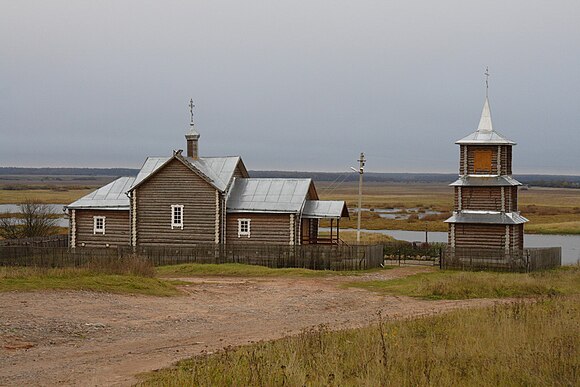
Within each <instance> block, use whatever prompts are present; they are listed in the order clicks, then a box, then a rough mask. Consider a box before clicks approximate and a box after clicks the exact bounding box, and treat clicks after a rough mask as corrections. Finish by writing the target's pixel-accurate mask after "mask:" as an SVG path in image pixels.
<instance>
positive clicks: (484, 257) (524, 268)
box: [440, 247, 562, 272]
mask: <svg viewBox="0 0 580 387" xmlns="http://www.w3.org/2000/svg"><path fill="white" fill-rule="evenodd" d="M561 265H562V248H561V247H543V248H524V249H523V250H514V251H509V252H506V251H505V250H501V249H499V250H496V249H472V248H451V247H448V248H447V249H445V250H443V254H442V255H441V260H440V267H441V268H442V269H456V270H495V271H513V272H531V271H535V270H543V269H552V268H555V267H558V266H561Z"/></svg>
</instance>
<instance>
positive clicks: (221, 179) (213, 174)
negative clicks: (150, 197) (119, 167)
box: [131, 156, 241, 192]
mask: <svg viewBox="0 0 580 387" xmlns="http://www.w3.org/2000/svg"><path fill="white" fill-rule="evenodd" d="M171 158H172V157H148V158H147V160H145V163H144V164H143V166H142V167H141V170H140V171H139V173H138V174H137V177H136V178H135V182H134V183H133V185H132V186H131V189H133V188H134V187H136V186H137V185H139V184H140V183H141V182H142V181H143V180H145V179H147V178H148V177H149V176H151V175H152V174H153V173H155V172H156V171H157V170H158V169H159V168H160V167H161V166H163V165H164V164H165V163H166V162H167V161H169V160H170V159H171ZM181 159H182V160H185V162H187V163H189V164H190V165H191V166H193V167H194V168H195V169H197V170H199V172H201V173H202V174H203V175H205V176H206V177H207V178H209V180H210V181H211V183H212V184H213V185H214V186H215V187H216V188H217V189H218V190H220V191H222V192H223V191H225V190H226V188H227V187H228V185H229V183H230V181H231V180H232V177H233V175H234V171H235V169H236V166H237V165H238V162H239V161H240V160H241V158H240V157H239V156H231V157H201V158H199V159H192V158H191V157H182V158H181Z"/></svg>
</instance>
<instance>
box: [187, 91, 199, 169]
mask: <svg viewBox="0 0 580 387" xmlns="http://www.w3.org/2000/svg"><path fill="white" fill-rule="evenodd" d="M193 108H195V105H194V104H193V99H190V100H189V112H190V115H191V121H190V122H189V132H188V133H187V134H186V135H185V139H186V140H187V157H191V158H192V159H194V160H197V159H198V158H199V133H198V132H197V131H196V130H195V122H194V120H193Z"/></svg>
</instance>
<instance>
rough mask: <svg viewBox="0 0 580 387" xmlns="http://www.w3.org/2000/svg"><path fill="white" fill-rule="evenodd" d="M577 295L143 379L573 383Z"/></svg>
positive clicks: (265, 349) (248, 352)
mask: <svg viewBox="0 0 580 387" xmlns="http://www.w3.org/2000/svg"><path fill="white" fill-rule="evenodd" d="M579 301H580V299H579V298H578V297H577V296H574V298H569V299H566V298H561V297H548V298H544V299H541V300H539V301H538V302H536V303H530V302H526V301H516V302H512V303H510V304H508V305H496V306H493V307H490V308H485V309H471V310H458V311H454V312H450V313H447V314H442V315H438V316H431V317H423V318H418V319H414V320H406V321H405V320H391V321H385V320H384V319H381V320H379V318H378V317H377V320H378V321H377V322H376V323H375V324H374V325H373V326H371V327H368V328H362V329H356V330H347V331H338V332H329V331H328V330H327V329H325V328H324V327H320V328H319V329H313V330H308V331H305V332H303V333H302V334H300V335H299V336H295V337H288V338H284V339H281V340H277V341H273V342H266V343H257V344H253V345H250V346H244V347H240V348H225V349H224V350H222V351H220V352H218V353H216V354H212V355H202V356H198V357H195V358H193V359H190V360H186V361H182V362H180V363H178V364H177V365H176V366H174V367H171V368H168V369H164V370H161V371H159V372H155V373H150V374H146V375H144V376H143V377H144V378H145V379H144V381H143V382H142V383H140V384H139V385H141V386H214V385H215V386H283V385H288V386H475V385H477V386H493V387H496V386H498V385H501V386H540V385H543V386H545V385H560V386H572V385H577V383H578V372H579V361H578V359H579V358H580V330H578V321H580V307H579V305H580V303H579Z"/></svg>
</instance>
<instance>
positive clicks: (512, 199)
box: [445, 69, 528, 254]
mask: <svg viewBox="0 0 580 387" xmlns="http://www.w3.org/2000/svg"><path fill="white" fill-rule="evenodd" d="M485 75H486V96H485V102H484V104H483V111H482V112H481V118H480V120H479V125H478V127H477V130H476V131H475V132H473V133H471V134H470V135H468V136H466V137H464V138H462V139H461V140H459V141H457V142H456V144H458V145H459V179H457V180H456V181H455V182H453V183H452V184H450V185H451V186H452V187H454V193H455V203H454V209H453V216H451V217H450V218H449V219H447V220H446V221H445V222H446V223H448V224H449V234H448V241H449V246H450V247H451V248H473V249H495V250H500V249H501V250H504V251H505V253H506V254H511V253H512V252H513V251H517V250H522V249H523V247H524V223H526V222H527V221H528V219H526V218H524V217H523V216H521V215H520V212H519V210H518V186H520V185H521V183H520V182H518V181H517V180H515V179H514V178H513V177H512V147H513V146H514V145H516V143H515V142H513V141H511V140H509V139H507V138H506V137H505V136H503V135H502V134H500V133H499V132H497V131H496V130H494V128H493V123H492V120H491V108H490V105H489V96H488V92H487V90H488V77H489V72H488V71H487V69H486V73H485Z"/></svg>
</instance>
